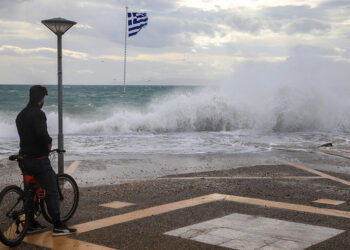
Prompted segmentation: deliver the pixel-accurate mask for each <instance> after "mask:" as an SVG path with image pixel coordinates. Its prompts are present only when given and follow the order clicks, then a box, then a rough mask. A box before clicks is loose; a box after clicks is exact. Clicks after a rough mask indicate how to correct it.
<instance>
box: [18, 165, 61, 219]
mask: <svg viewBox="0 0 350 250" xmlns="http://www.w3.org/2000/svg"><path fill="white" fill-rule="evenodd" d="M21 167H22V171H23V172H24V173H26V174H28V175H34V177H35V179H36V180H37V181H38V182H39V184H40V186H41V188H43V189H45V191H46V195H45V202H46V206H47V210H48V212H49V214H50V216H51V218H52V219H53V224H54V225H58V224H59V223H60V211H59V210H57V209H59V203H58V197H59V194H58V189H57V176H56V173H55V171H54V170H53V169H52V167H51V163H50V160H49V159H48V158H44V159H23V160H21Z"/></svg>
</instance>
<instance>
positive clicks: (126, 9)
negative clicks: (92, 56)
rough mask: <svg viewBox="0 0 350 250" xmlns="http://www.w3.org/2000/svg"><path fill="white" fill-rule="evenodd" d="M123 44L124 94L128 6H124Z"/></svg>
mask: <svg viewBox="0 0 350 250" xmlns="http://www.w3.org/2000/svg"><path fill="white" fill-rule="evenodd" d="M125 11H126V13H125V44H124V45H125V46H124V94H125V79H126V39H127V33H128V6H126V7H125Z"/></svg>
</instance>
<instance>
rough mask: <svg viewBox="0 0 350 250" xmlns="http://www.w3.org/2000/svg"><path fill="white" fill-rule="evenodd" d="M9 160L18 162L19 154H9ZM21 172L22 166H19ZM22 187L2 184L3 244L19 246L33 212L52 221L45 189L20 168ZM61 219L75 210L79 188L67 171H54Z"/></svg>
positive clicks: (0, 231) (0, 216)
mask: <svg viewBox="0 0 350 250" xmlns="http://www.w3.org/2000/svg"><path fill="white" fill-rule="evenodd" d="M54 152H56V153H64V152H65V151H64V150H62V151H61V150H59V149H54V150H51V152H50V156H53V155H54V154H52V153H54ZM9 159H10V160H11V161H18V163H19V167H20V168H21V162H20V160H21V159H20V157H19V156H18V155H11V156H10V157H9ZM21 171H22V168H21ZM22 175H23V186H24V188H23V189H22V188H21V187H19V186H16V185H10V186H7V187H5V188H4V189H3V190H2V191H1V192H0V240H1V242H2V243H4V244H5V245H7V246H10V247H13V246H17V245H19V244H20V243H21V242H22V240H23V239H24V237H25V236H26V234H27V230H28V226H29V218H30V216H31V215H33V214H34V217H35V218H37V217H39V216H40V215H41V214H42V215H43V217H44V218H45V220H46V221H48V222H49V223H52V218H51V217H50V215H49V213H48V210H47V207H46V203H45V202H44V198H45V190H44V189H42V188H41V187H40V185H39V183H38V181H37V180H36V179H35V177H34V176H32V175H28V174H26V173H25V172H24V171H22ZM57 184H58V185H57V186H58V193H59V203H60V213H61V221H62V222H66V221H67V220H69V219H70V218H71V217H72V216H73V214H74V213H75V211H76V209H77V206H78V202H79V188H78V185H77V183H76V182H75V180H74V179H73V178H72V177H71V176H70V175H68V174H57Z"/></svg>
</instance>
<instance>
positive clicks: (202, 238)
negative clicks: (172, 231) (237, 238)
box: [192, 234, 231, 245]
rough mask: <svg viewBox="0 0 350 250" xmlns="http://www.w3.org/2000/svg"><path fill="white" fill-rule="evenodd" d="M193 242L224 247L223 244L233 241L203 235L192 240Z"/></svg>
mask: <svg viewBox="0 0 350 250" xmlns="http://www.w3.org/2000/svg"><path fill="white" fill-rule="evenodd" d="M192 240H196V241H199V242H203V243H207V244H211V245H222V244H223V243H225V242H228V241H230V240H231V239H230V238H225V237H221V236H214V235H210V234H201V235H198V236H196V237H194V238H192Z"/></svg>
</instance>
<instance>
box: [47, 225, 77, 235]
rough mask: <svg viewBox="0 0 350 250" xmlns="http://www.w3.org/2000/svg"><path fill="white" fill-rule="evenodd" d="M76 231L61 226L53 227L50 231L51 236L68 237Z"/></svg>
mask: <svg viewBox="0 0 350 250" xmlns="http://www.w3.org/2000/svg"><path fill="white" fill-rule="evenodd" d="M76 231H77V230H76V229H75V228H68V227H67V226H66V225H64V224H62V225H61V226H59V227H54V228H53V231H52V236H61V235H68V234H73V233H75V232H76Z"/></svg>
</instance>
